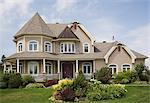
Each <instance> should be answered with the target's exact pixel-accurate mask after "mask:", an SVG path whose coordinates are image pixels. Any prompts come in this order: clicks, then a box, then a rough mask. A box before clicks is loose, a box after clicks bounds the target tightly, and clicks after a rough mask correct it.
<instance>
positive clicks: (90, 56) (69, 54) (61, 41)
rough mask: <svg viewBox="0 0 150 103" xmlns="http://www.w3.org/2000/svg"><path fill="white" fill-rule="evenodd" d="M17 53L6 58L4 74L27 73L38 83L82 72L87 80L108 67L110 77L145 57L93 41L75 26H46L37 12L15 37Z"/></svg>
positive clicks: (124, 46) (113, 45) (123, 48)
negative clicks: (110, 72) (110, 73)
mask: <svg viewBox="0 0 150 103" xmlns="http://www.w3.org/2000/svg"><path fill="white" fill-rule="evenodd" d="M13 41H14V42H15V44H16V53H15V54H12V55H11V56H9V57H7V58H6V59H5V63H4V72H17V73H21V74H22V75H27V74H30V75H32V76H33V77H35V79H36V80H37V81H42V80H43V79H44V78H47V79H62V78H74V77H75V76H77V75H78V72H79V70H82V71H83V73H84V75H85V76H86V78H90V77H91V75H92V74H93V73H95V72H96V70H98V69H100V68H102V67H104V66H108V67H109V68H110V69H111V70H112V74H114V73H118V72H122V71H127V70H132V69H133V67H134V66H135V65H136V64H139V63H144V62H145V59H146V58H147V57H146V56H144V55H142V54H140V53H138V52H136V51H133V50H131V49H129V48H128V47H127V46H126V45H124V44H121V43H119V42H117V41H115V42H106V41H104V42H96V41H95V40H94V39H93V38H92V37H91V35H90V33H89V32H88V31H87V30H86V28H85V27H84V26H83V25H82V24H80V23H78V22H73V23H70V24H59V23H56V24H46V23H45V22H44V20H43V19H42V18H41V17H40V15H39V14H38V13H36V14H35V15H34V16H33V17H32V18H31V20H29V21H28V22H27V23H26V24H25V25H24V26H23V27H22V28H21V29H20V30H19V31H18V32H17V33H16V34H15V36H14V40H13Z"/></svg>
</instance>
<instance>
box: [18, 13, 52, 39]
mask: <svg viewBox="0 0 150 103" xmlns="http://www.w3.org/2000/svg"><path fill="white" fill-rule="evenodd" d="M23 34H43V35H47V36H51V37H55V35H54V33H53V32H52V31H51V30H50V28H49V27H48V26H47V24H46V23H45V22H44V20H43V19H42V18H41V17H40V15H39V14H38V13H36V14H35V15H34V16H33V17H32V18H31V19H30V20H29V21H28V22H27V23H26V24H25V25H24V26H23V27H22V28H21V29H20V30H19V31H18V32H17V33H16V35H15V37H17V36H20V35H23Z"/></svg>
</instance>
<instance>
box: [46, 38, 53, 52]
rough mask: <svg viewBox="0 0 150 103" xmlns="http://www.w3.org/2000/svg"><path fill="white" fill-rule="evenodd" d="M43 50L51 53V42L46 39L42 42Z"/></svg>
mask: <svg viewBox="0 0 150 103" xmlns="http://www.w3.org/2000/svg"><path fill="white" fill-rule="evenodd" d="M44 51H45V52H50V53H51V52H52V43H50V42H48V41H46V42H45V43H44Z"/></svg>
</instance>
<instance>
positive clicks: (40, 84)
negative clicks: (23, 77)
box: [26, 83, 45, 88]
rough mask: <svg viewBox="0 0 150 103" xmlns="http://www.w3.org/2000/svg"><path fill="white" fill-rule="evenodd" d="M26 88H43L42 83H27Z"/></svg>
mask: <svg viewBox="0 0 150 103" xmlns="http://www.w3.org/2000/svg"><path fill="white" fill-rule="evenodd" d="M26 88H45V86H44V85H43V84H42V83H29V84H28V85H26Z"/></svg>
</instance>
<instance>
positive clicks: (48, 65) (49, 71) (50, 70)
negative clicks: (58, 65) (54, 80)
mask: <svg viewBox="0 0 150 103" xmlns="http://www.w3.org/2000/svg"><path fill="white" fill-rule="evenodd" d="M45 69H46V74H52V73H53V71H52V69H53V68H52V64H51V63H46V64H45Z"/></svg>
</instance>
